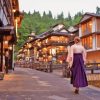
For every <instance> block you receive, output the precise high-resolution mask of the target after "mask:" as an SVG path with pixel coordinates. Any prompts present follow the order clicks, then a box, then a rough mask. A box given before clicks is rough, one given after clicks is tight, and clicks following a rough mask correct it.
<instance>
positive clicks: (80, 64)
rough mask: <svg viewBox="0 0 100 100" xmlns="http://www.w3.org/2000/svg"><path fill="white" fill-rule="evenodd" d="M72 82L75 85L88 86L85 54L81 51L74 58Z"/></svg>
mask: <svg viewBox="0 0 100 100" xmlns="http://www.w3.org/2000/svg"><path fill="white" fill-rule="evenodd" d="M71 72H72V75H71V84H73V86H74V87H86V86H88V82H87V78H86V73H85V68H84V61H83V56H82V54H81V53H75V54H74V58H73V64H72V68H71Z"/></svg>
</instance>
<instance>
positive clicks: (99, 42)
mask: <svg viewBox="0 0 100 100" xmlns="http://www.w3.org/2000/svg"><path fill="white" fill-rule="evenodd" d="M97 48H100V35H97Z"/></svg>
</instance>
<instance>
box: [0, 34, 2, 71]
mask: <svg viewBox="0 0 100 100" xmlns="http://www.w3.org/2000/svg"><path fill="white" fill-rule="evenodd" d="M0 39H1V49H0V51H1V52H0V56H1V57H0V72H2V68H3V37H2V36H1V38H0Z"/></svg>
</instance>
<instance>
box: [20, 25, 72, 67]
mask: <svg viewBox="0 0 100 100" xmlns="http://www.w3.org/2000/svg"><path fill="white" fill-rule="evenodd" d="M73 36H74V35H70V34H69V31H68V30H66V28H65V26H64V25H63V24H57V25H54V26H52V27H51V29H50V30H48V31H47V32H44V33H42V34H40V35H37V36H34V35H33V36H32V35H31V36H30V37H29V38H28V39H27V41H26V42H25V43H24V45H23V47H22V48H21V49H20V51H19V53H18V59H19V62H20V63H22V62H24V63H26V62H27V63H28V62H30V64H31V62H33V63H37V62H42V63H48V62H51V61H52V63H54V64H62V63H63V62H65V60H66V57H67V53H68V48H67V46H68V45H69V41H70V39H72V37H73ZM27 67H28V66H27Z"/></svg>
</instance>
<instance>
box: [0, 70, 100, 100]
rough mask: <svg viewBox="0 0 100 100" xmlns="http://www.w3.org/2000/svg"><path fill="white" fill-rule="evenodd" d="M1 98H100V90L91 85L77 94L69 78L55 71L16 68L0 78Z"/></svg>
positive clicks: (27, 99) (24, 99)
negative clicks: (2, 78)
mask: <svg viewBox="0 0 100 100" xmlns="http://www.w3.org/2000/svg"><path fill="white" fill-rule="evenodd" d="M0 100H100V90H99V89H96V88H93V87H91V86H89V87H86V88H82V89H81V90H80V94H78V95H76V94H74V93H73V88H72V85H70V84H69V79H67V78H62V77H61V76H60V75H57V74H55V73H45V72H41V71H37V70H33V69H28V68H15V71H14V72H10V73H9V74H8V75H5V78H4V80H0Z"/></svg>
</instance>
